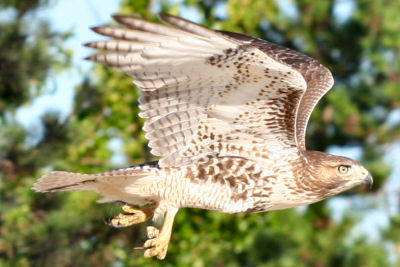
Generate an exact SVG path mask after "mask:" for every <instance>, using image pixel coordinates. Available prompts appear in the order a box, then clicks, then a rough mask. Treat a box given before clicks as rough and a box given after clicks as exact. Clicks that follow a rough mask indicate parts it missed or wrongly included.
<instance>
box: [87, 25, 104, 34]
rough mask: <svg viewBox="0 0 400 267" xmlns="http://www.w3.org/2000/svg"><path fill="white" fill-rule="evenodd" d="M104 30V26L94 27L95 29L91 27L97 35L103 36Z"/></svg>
mask: <svg viewBox="0 0 400 267" xmlns="http://www.w3.org/2000/svg"><path fill="white" fill-rule="evenodd" d="M103 28H104V26H94V27H90V29H91V30H92V31H94V32H96V33H99V34H101V31H102V29H103Z"/></svg>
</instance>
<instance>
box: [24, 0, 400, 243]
mask: <svg viewBox="0 0 400 267" xmlns="http://www.w3.org/2000/svg"><path fill="white" fill-rule="evenodd" d="M177 2H179V1H177ZM99 3H100V1H98V0H97V1H96V0H83V1H82V0H68V1H67V0H60V1H58V2H57V3H56V4H55V5H54V6H52V7H50V8H47V9H45V10H43V11H41V12H40V13H39V15H40V16H41V17H45V18H49V19H50V21H51V23H52V25H53V28H54V29H55V30H59V31H61V32H64V31H67V30H71V29H72V30H73V31H74V36H73V38H71V39H70V40H69V41H68V42H67V43H66V44H65V45H66V47H67V48H70V49H71V50H73V51H74V54H73V63H72V64H73V65H72V68H70V69H69V70H68V71H65V72H63V73H62V74H59V75H57V76H56V77H52V78H51V79H49V82H48V87H49V88H52V86H53V85H52V84H54V83H55V84H56V90H54V92H52V93H49V94H45V95H43V96H40V97H38V98H36V99H35V100H34V101H33V102H32V103H31V104H30V105H27V106H25V107H23V108H20V109H19V110H18V112H17V119H18V120H19V121H20V122H21V123H22V124H23V125H24V126H26V127H27V128H30V129H35V130H34V132H35V133H37V134H38V135H40V123H39V119H38V118H39V117H40V116H41V115H42V114H43V113H44V112H45V111H46V110H53V111H58V112H60V113H61V114H62V115H63V116H67V115H68V114H69V113H70V112H71V108H72V103H73V94H74V87H75V86H76V85H78V84H79V83H80V82H81V79H82V77H83V76H84V75H83V74H84V73H88V72H90V69H91V68H92V67H93V63H91V62H87V61H85V60H83V58H84V57H86V56H88V55H90V54H91V53H92V51H91V50H90V49H88V48H85V47H83V46H82V44H84V43H87V42H89V41H93V40H97V39H99V36H98V35H96V34H95V33H93V32H92V31H90V29H89V27H90V26H98V25H102V24H106V23H108V22H109V21H110V20H111V18H110V15H111V14H114V13H117V11H118V9H119V1H114V0H105V1H101V4H99ZM338 3H339V5H338V6H337V7H336V8H335V10H334V12H336V14H338V15H337V16H339V14H341V15H340V16H339V17H340V18H341V19H345V18H346V17H349V16H351V13H352V12H353V10H354V9H355V8H356V7H355V6H354V3H353V1H351V0H343V1H339V2H338ZM281 5H282V6H283V7H284V8H285V10H287V13H288V14H287V15H290V16H296V14H295V12H296V10H293V9H291V8H290V1H286V0H285V1H282V2H281ZM282 6H281V7H282ZM218 8H219V9H220V11H218V12H219V13H220V16H221V17H226V16H227V14H226V13H224V10H225V8H224V5H223V4H221V5H220V7H218ZM225 11H226V10H225ZM181 12H182V15H183V16H184V17H186V18H189V17H190V18H191V19H193V20H195V21H200V20H201V17H198V14H197V15H196V12H195V10H193V9H191V8H184V9H182V10H181ZM340 18H339V19H340ZM100 38H101V37H100ZM49 91H51V90H49ZM398 113H399V114H397V115H398V116H397V117H400V112H398ZM111 147H112V149H113V150H114V151H122V143H121V142H120V140H117V139H116V140H112V142H111ZM329 152H330V153H332V154H336V155H342V156H347V157H351V158H354V159H359V158H360V157H361V156H362V151H361V150H360V148H357V147H348V148H345V149H344V148H343V147H336V146H332V147H330V149H329ZM116 154H118V153H116ZM399 155H400V144H398V145H395V146H392V147H390V148H388V149H387V156H386V160H387V162H388V163H391V164H392V166H393V167H394V173H393V174H392V176H391V178H390V180H389V182H388V184H387V186H385V187H384V189H383V191H382V194H381V195H380V196H378V197H377V198H376V199H375V200H374V201H376V202H378V203H383V204H382V205H378V207H377V208H376V209H373V210H370V211H368V212H366V213H365V214H364V216H363V218H364V219H363V220H362V221H361V222H360V224H359V226H358V227H356V228H355V230H354V235H359V234H362V233H367V234H368V235H369V236H370V237H371V238H379V228H382V227H387V226H388V223H389V218H388V216H387V214H388V212H387V209H388V208H389V209H390V210H389V213H390V212H391V213H393V212H397V211H398V198H397V197H395V195H394V193H395V192H394V191H395V190H400V189H399V187H400V184H399V176H400V165H399V164H398V162H396V159H397V160H398V158H399ZM115 161H116V162H118V161H119V162H122V161H123V158H119V159H118V155H117V158H116V159H115ZM391 192H393V194H392V193H391ZM359 201H363V198H354V199H349V198H345V197H336V198H333V199H332V200H331V201H330V202H329V206H330V208H331V209H332V210H333V211H334V213H333V215H334V218H336V219H337V220H340V218H341V216H342V215H343V212H344V211H346V210H349V209H351V208H352V207H353V206H354V205H357V202H359ZM386 202H389V203H386Z"/></svg>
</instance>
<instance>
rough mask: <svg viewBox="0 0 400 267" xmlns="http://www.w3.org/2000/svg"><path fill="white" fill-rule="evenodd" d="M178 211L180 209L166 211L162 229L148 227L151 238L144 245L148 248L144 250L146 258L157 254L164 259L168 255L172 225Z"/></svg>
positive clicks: (148, 235) (148, 234)
mask: <svg viewBox="0 0 400 267" xmlns="http://www.w3.org/2000/svg"><path fill="white" fill-rule="evenodd" d="M177 211H178V209H173V210H170V211H167V212H166V215H165V219H164V223H163V226H162V228H161V230H160V231H159V230H158V229H157V228H155V227H151V226H150V227H147V237H148V238H149V240H147V241H146V242H145V243H144V245H143V247H144V248H146V250H145V252H144V256H145V257H146V258H150V257H154V256H157V258H158V259H159V260H163V259H164V258H165V256H166V255H167V250H168V245H169V241H170V239H171V233H172V225H173V224H174V218H175V214H176V212H177Z"/></svg>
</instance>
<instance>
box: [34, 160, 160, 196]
mask: <svg viewBox="0 0 400 267" xmlns="http://www.w3.org/2000/svg"><path fill="white" fill-rule="evenodd" d="M160 179H161V177H160V175H159V174H158V169H156V168H151V167H149V166H147V168H143V166H135V167H131V168H125V169H119V170H114V171H109V172H102V173H95V174H83V173H74V172H64V171H54V172H51V173H50V174H48V175H45V176H42V177H41V178H40V179H39V180H38V181H37V182H36V183H35V184H34V185H33V187H32V189H33V190H35V191H36V192H56V191H93V192H96V193H99V194H101V195H103V198H102V199H100V200H99V202H111V201H118V200H120V201H124V202H127V203H132V204H143V203H142V200H144V199H148V198H149V197H150V198H152V197H153V196H148V195H143V191H142V190H140V188H141V187H142V186H144V185H148V184H149V183H153V182H156V181H159V180H160Z"/></svg>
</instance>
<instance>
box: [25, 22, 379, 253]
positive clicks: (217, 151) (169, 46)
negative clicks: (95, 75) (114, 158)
mask: <svg viewBox="0 0 400 267" xmlns="http://www.w3.org/2000/svg"><path fill="white" fill-rule="evenodd" d="M114 18H115V20H116V21H118V22H119V23H120V24H122V25H123V26H124V27H111V26H104V27H95V28H93V30H94V31H95V32H97V33H99V34H101V35H104V36H108V37H111V38H112V39H110V40H106V41H97V42H92V43H89V44H87V46H88V47H92V48H95V49H99V50H103V51H106V53H100V54H96V55H94V56H91V57H89V58H88V59H89V60H93V61H97V62H100V63H103V64H105V65H107V66H111V67H113V68H116V69H118V70H122V71H124V72H126V73H127V74H128V75H130V76H132V77H133V82H134V84H136V86H137V87H138V88H139V89H140V94H141V96H140V98H139V104H140V105H139V107H140V109H141V112H140V114H139V116H141V117H143V118H145V119H147V120H146V122H145V124H144V126H143V130H145V131H146V132H147V134H146V138H147V139H148V140H149V147H150V148H151V152H152V153H153V154H154V155H156V156H160V160H159V162H157V163H151V164H142V165H138V166H133V167H129V168H125V169H120V170H114V171H110V172H105V173H98V174H76V173H69V172H59V171H56V172H53V173H51V174H50V175H47V176H44V177H42V178H40V179H39V180H38V182H37V183H35V185H34V187H33V188H34V189H35V190H36V191H41V192H48V191H62V190H67V191H68V190H91V191H95V192H98V193H100V194H101V195H103V198H102V199H101V200H100V201H101V202H110V201H123V202H125V203H127V205H125V206H124V207H123V211H124V213H121V214H120V215H118V216H117V217H115V218H114V219H113V220H112V222H111V224H112V225H114V226H116V227H121V226H129V225H132V224H135V223H139V222H142V221H144V220H146V219H147V218H148V217H150V216H151V215H153V216H154V218H155V219H157V218H162V217H163V216H164V222H163V227H162V229H161V230H158V229H156V228H154V227H150V228H148V237H149V240H148V241H146V243H145V244H144V247H145V248H146V251H145V256H146V257H152V256H157V257H158V258H159V259H163V258H164V257H165V256H166V253H167V248H168V243H169V238H170V235H171V232H172V224H173V220H174V216H175V214H176V212H177V211H178V210H179V209H180V208H185V207H191V208H203V209H210V210H218V211H221V212H226V213H235V212H261V211H269V210H276V209H285V208H290V207H295V206H299V205H307V204H310V203H314V202H316V201H319V200H321V199H324V198H327V197H329V196H332V195H335V194H337V193H340V192H342V191H344V190H347V189H349V188H351V187H353V186H356V185H359V184H361V183H364V182H372V178H371V175H370V174H369V173H368V171H366V170H365V169H364V168H363V167H362V166H361V164H360V163H358V162H356V161H353V160H351V159H348V158H343V157H337V156H332V155H328V154H326V153H322V152H317V151H307V150H306V146H305V130H306V126H307V122H308V120H309V117H310V114H311V112H312V110H313V109H314V107H315V105H316V104H317V102H318V101H319V99H320V98H321V97H322V96H323V95H324V94H325V93H326V92H327V91H328V90H329V89H330V88H331V87H332V85H333V78H332V75H331V73H330V72H329V70H328V69H326V68H325V67H324V66H322V65H321V64H319V63H318V62H317V61H316V60H315V59H312V58H310V57H308V56H306V55H303V54H300V53H298V52H295V51H293V50H290V49H288V48H284V47H281V46H279V45H276V44H272V43H269V42H267V41H264V40H261V39H257V38H254V37H251V36H247V35H244V34H238V33H231V32H225V31H213V30H210V29H207V28H205V27H203V26H200V25H198V24H195V23H192V22H189V21H186V20H183V19H180V18H177V17H173V16H168V15H161V18H162V19H163V20H164V21H166V22H167V23H168V24H170V26H167V25H162V24H157V23H153V22H149V21H146V20H143V19H139V18H133V17H127V16H114Z"/></svg>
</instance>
